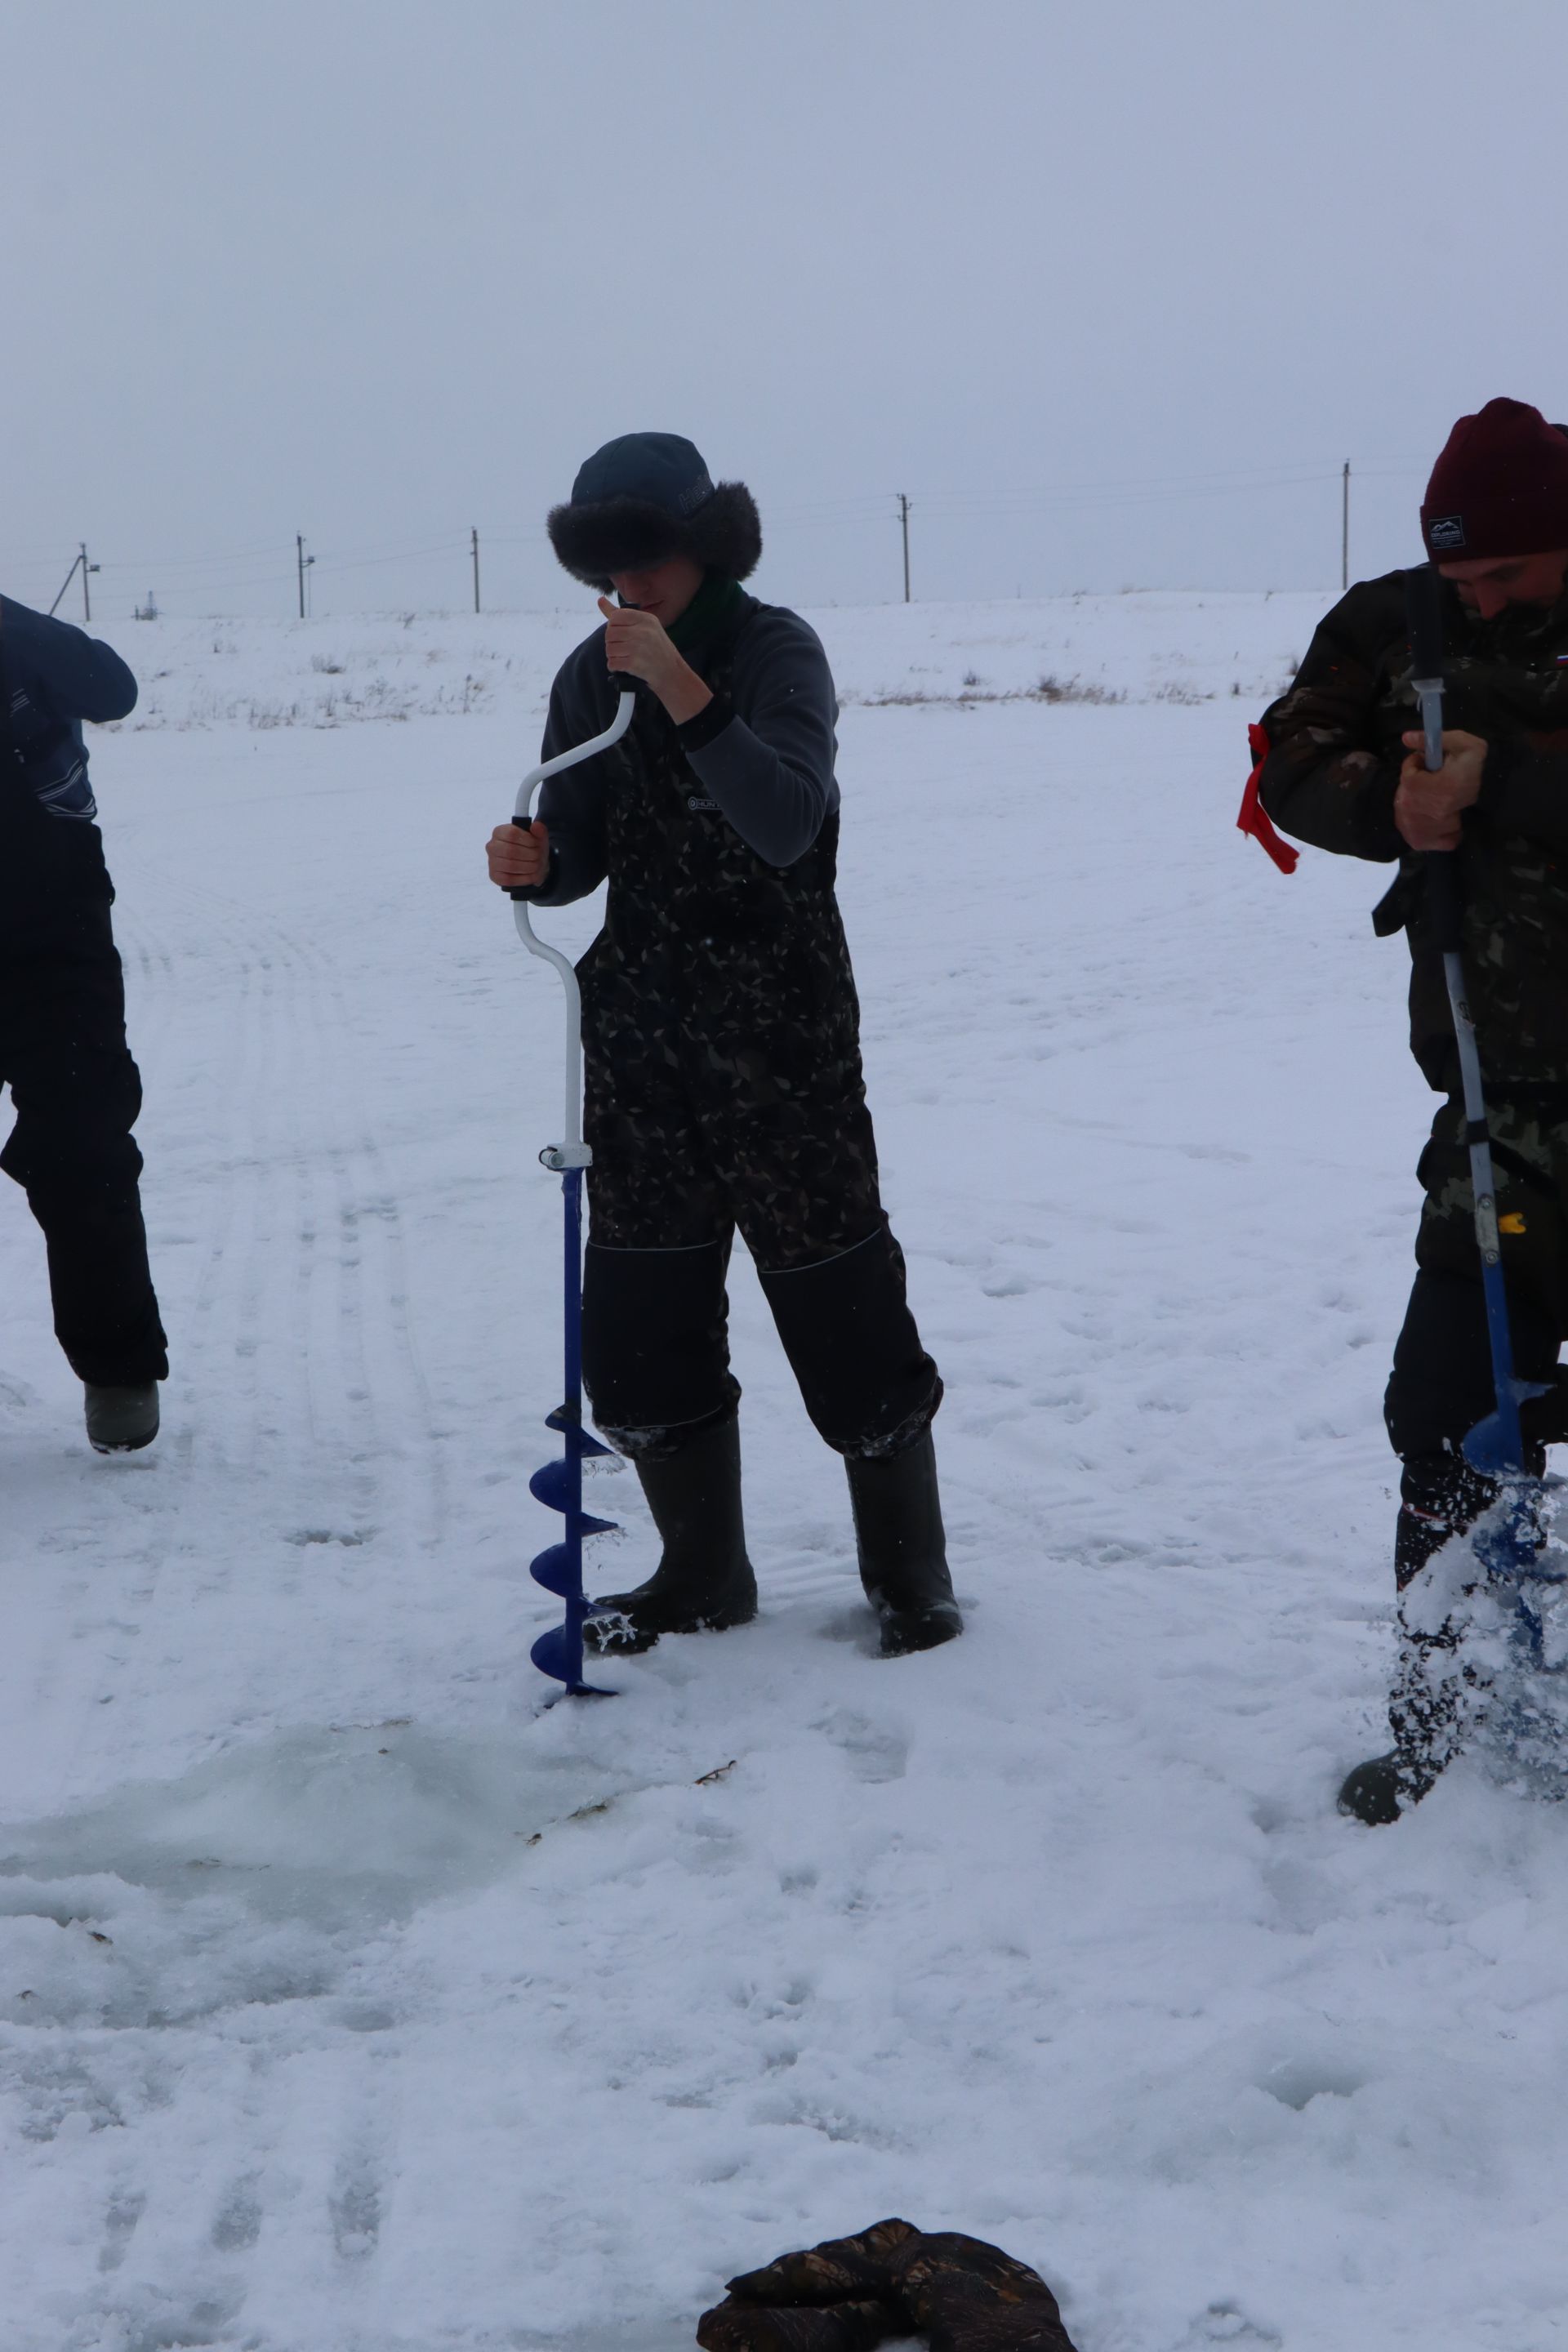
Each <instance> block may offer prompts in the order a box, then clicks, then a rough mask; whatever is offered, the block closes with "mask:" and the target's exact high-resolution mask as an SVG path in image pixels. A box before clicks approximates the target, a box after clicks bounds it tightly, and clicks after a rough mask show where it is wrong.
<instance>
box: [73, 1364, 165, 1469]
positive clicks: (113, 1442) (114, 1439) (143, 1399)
mask: <svg viewBox="0 0 1568 2352" xmlns="http://www.w3.org/2000/svg"><path fill="white" fill-rule="evenodd" d="M82 1385H83V1389H84V1391H85V1399H84V1401H85V1404H86V1409H87V1434H88V1442H89V1444H90V1445H91V1447H92V1450H93V1452H94V1453H95V1454H134V1453H136V1452H138V1451H139V1449H140V1448H141V1447H142V1446H143V1445H151V1444H152V1443H153V1439H154V1438H155V1437H156V1436H157V1434H158V1383H157V1381H137V1382H136V1383H135V1384H134V1385H133V1386H132V1387H130V1388H109V1387H107V1386H105V1385H103V1384H102V1383H101V1382H100V1381H84V1382H83V1384H82Z"/></svg>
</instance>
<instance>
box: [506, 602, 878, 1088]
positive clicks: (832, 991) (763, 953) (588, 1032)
mask: <svg viewBox="0 0 1568 2352" xmlns="http://www.w3.org/2000/svg"><path fill="white" fill-rule="evenodd" d="M684 650H685V655H686V659H687V660H688V661H689V663H690V665H691V667H693V668H694V669H695V670H697V671H698V672H699V674H700V676H701V677H702V678H703V679H704V680H705V681H706V683H707V684H708V685H709V686H710V688H712V691H713V697H714V699H713V701H712V702H711V703H710V705H709V706H708V708H707V709H704V710H703V711H701V712H700V713H699V715H698V717H697V718H696V719H692V720H689V722H688V723H687V724H686V725H685V726H682V727H678V726H677V725H676V724H675V722H674V721H673V720H672V719H670V718H669V717H668V714H667V713H666V712H665V710H664V709H663V708H662V706H661V705H660V704H659V703H658V701H657V699H656V698H654V696H653V695H651V694H650V693H648V692H647V690H646V689H644V690H643V691H642V692H641V693H639V695H638V697H637V715H636V718H635V719H633V722H632V726H631V730H630V731H629V733H628V734H627V735H626V736H625V737H624V738H623V740H621V742H620V743H618V744H616V746H615V747H614V748H613V749H612V750H610V751H605V752H602V753H601V754H600V755H599V757H598V758H597V759H595V760H590V761H584V764H583V765H582V766H581V767H577V768H574V769H572V770H570V771H569V772H567V773H566V774H564V775H563V776H562V777H560V778H559V779H556V780H552V782H549V783H547V784H546V786H545V788H544V793H543V795H542V800H541V803H540V815H541V817H542V819H543V821H544V822H545V824H547V825H548V826H549V828H550V835H551V868H550V876H549V879H548V881H547V883H546V884H545V886H544V887H542V889H541V890H539V891H538V892H537V893H535V894H534V895H535V897H536V898H538V899H539V900H540V902H541V903H542V904H544V905H546V906H561V905H564V904H566V903H568V902H569V901H570V900H572V899H574V898H582V897H584V896H585V895H586V893H587V892H588V891H590V890H592V889H594V888H595V887H596V886H597V884H598V883H599V882H600V881H602V880H604V879H605V877H606V876H607V877H608V880H609V893H608V897H607V899H606V903H605V923H604V929H602V930H601V931H600V933H599V936H598V938H597V939H596V940H595V942H594V944H593V946H592V947H591V948H590V949H589V950H588V952H587V954H586V956H584V959H583V961H582V963H581V964H580V965H579V967H578V969H579V971H580V973H581V976H582V981H583V1006H584V1041H585V1043H586V1044H587V1045H588V1047H589V1049H590V1051H594V1050H595V1049H596V1050H597V1051H599V1052H600V1053H601V1054H605V1055H609V1056H610V1057H611V1058H618V1057H625V1058H626V1059H627V1060H628V1062H629V1060H630V1059H631V1058H632V1056H633V1055H636V1056H637V1058H638V1059H639V1060H640V1059H646V1057H647V1054H648V1052H649V1050H650V1049H651V1050H652V1051H654V1052H655V1054H656V1055H658V1054H661V1053H663V1052H664V1050H665V1046H666V1045H668V1050H669V1054H670V1055H671V1056H672V1057H674V1056H676V1055H679V1059H680V1060H681V1061H682V1063H683V1064H684V1066H686V1067H687V1068H688V1069H690V1068H693V1067H707V1068H710V1069H711V1070H712V1071H713V1072H714V1073H715V1074H718V1073H720V1072H721V1071H722V1072H723V1073H725V1077H724V1081H723V1082H724V1083H725V1084H726V1085H732V1084H734V1083H735V1082H736V1074H737V1073H740V1074H744V1073H746V1072H748V1071H749V1072H751V1073H752V1074H753V1077H754V1082H755V1084H756V1085H757V1086H758V1087H762V1088H763V1090H764V1091H767V1090H770V1089H771V1088H772V1087H774V1086H776V1085H777V1083H778V1082H779V1080H780V1079H781V1078H783V1079H784V1080H785V1081H786V1082H787V1079H788V1076H789V1074H790V1072H791V1071H792V1070H794V1069H796V1068H802V1069H804V1070H806V1071H809V1070H812V1069H814V1068H820V1067H821V1066H822V1064H823V1062H824V1060H825V1059H828V1060H833V1061H841V1062H845V1063H847V1064H848V1063H852V1062H854V1060H855V1058H856V1055H857V1050H858V1022H859V1008H858V1003H857V1000H856V994H855V982H854V977H853V974H852V972H851V970H850V964H849V953H848V949H847V945H846V943H845V939H844V929H843V925H842V923H841V921H840V919H839V914H838V907H837V899H836V898H835V895H834V885H835V880H836V874H837V841H838V791H837V784H836V782H835V781H834V775H833V761H834V751H835V741H834V732H833V726H834V719H835V717H836V715H837V706H836V702H835V698H834V692H833V680H832V677H831V675H830V673H829V671H828V667H827V658H826V655H825V654H824V652H823V650H822V646H821V645H820V643H819V642H818V640H817V638H816V635H815V633H814V632H813V631H812V630H811V629H810V628H809V627H808V626H807V625H806V623H805V622H804V621H802V620H800V619H799V618H798V617H797V615H796V614H793V613H787V612H784V611H782V610H780V609H778V608H775V607H770V606H767V605H763V604H758V603H757V601H756V600H755V598H754V597H750V596H745V595H742V594H740V593H738V592H737V593H735V594H734V597H733V601H732V604H731V606H730V608H729V610H728V611H727V613H726V614H725V615H724V617H723V620H722V622H721V625H719V626H718V627H717V628H716V630H715V631H714V632H713V634H712V635H710V637H709V638H708V639H707V640H706V641H704V642H700V643H698V644H697V645H695V646H686V647H685V648H684ZM615 706H616V691H615V688H614V687H613V686H612V683H611V681H610V677H609V675H608V672H607V670H606V667H605V650H604V631H603V630H602V629H598V630H595V633H594V635H592V636H591V637H589V638H588V639H587V640H586V641H585V642H584V644H583V645H581V646H578V647H577V649H576V651H575V652H574V654H573V655H572V656H570V657H569V659H568V660H567V661H566V662H565V664H564V665H563V667H562V670H561V672H560V675H559V676H558V677H557V678H556V680H555V684H554V687H553V688H552V694H551V699H550V717H549V721H548V725H547V728H546V731H545V738H544V751H545V756H546V757H547V758H549V757H552V755H553V754H554V753H555V752H556V751H562V750H564V749H565V748H566V747H567V746H568V745H569V744H572V743H578V742H582V741H583V740H585V739H586V738H587V737H588V736H591V735H594V734H596V733H598V732H599V731H601V730H603V729H604V728H605V727H607V726H608V724H609V722H610V719H611V717H612V715H613V712H614V709H615ZM748 836H750V837H748ZM694 1043H696V1044H700V1048H701V1050H700V1052H699V1053H697V1054H695V1055H694V1054H692V1053H691V1051H690V1050H689V1048H690V1047H691V1045H693V1044H694ZM717 1082H718V1080H717V1075H716V1083H717Z"/></svg>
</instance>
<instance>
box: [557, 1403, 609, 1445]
mask: <svg viewBox="0 0 1568 2352" xmlns="http://www.w3.org/2000/svg"><path fill="white" fill-rule="evenodd" d="M544 1426H545V1428H546V1429H553V1430H555V1431H556V1432H558V1433H559V1434H560V1435H562V1436H563V1437H564V1438H565V1439H566V1440H567V1442H568V1443H569V1444H570V1445H571V1448H572V1451H573V1452H574V1454H582V1455H583V1456H584V1458H586V1456H588V1455H589V1454H613V1453H614V1451H615V1448H614V1446H611V1445H605V1444H604V1443H603V1442H602V1441H601V1440H600V1439H599V1438H597V1437H595V1435H594V1433H593V1432H592V1430H587V1429H584V1426H583V1420H582V1416H581V1414H580V1413H578V1412H575V1411H574V1408H573V1407H572V1406H571V1405H569V1404H558V1405H557V1406H556V1408H555V1410H554V1412H547V1413H546V1414H545V1416H544Z"/></svg>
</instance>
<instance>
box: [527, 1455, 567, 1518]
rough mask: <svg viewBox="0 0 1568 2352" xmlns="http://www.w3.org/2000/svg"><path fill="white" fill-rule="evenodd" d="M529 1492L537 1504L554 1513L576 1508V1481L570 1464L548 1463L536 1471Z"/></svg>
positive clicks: (530, 1482)
mask: <svg viewBox="0 0 1568 2352" xmlns="http://www.w3.org/2000/svg"><path fill="white" fill-rule="evenodd" d="M528 1491H529V1493H530V1494H531V1496H533V1497H534V1499H535V1501H536V1502H540V1503H542V1504H544V1506H545V1507H546V1508H547V1509H549V1510H552V1511H570V1510H574V1508H575V1507H576V1494H577V1489H576V1480H575V1478H574V1472H573V1465H572V1464H571V1463H570V1462H547V1463H546V1464H545V1465H544V1467H543V1468H542V1470H536V1471H535V1472H534V1474H533V1475H532V1477H531V1479H530V1480H529V1482H528Z"/></svg>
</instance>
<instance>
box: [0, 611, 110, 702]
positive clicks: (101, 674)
mask: <svg viewBox="0 0 1568 2352" xmlns="http://www.w3.org/2000/svg"><path fill="white" fill-rule="evenodd" d="M0 661H3V663H4V667H5V677H6V678H7V680H8V681H9V683H10V685H11V686H12V687H13V688H18V687H19V688H22V689H23V690H24V692H26V693H27V694H29V695H35V696H37V698H38V699H39V700H41V701H42V702H44V703H45V704H47V707H48V709H51V710H52V711H53V712H54V713H55V715H56V717H57V718H58V719H92V720H95V721H97V722H100V723H101V722H102V721H103V720H105V719H124V718H125V717H127V716H128V714H129V713H130V712H131V711H132V710H134V709H135V708H136V680H135V678H134V677H132V674H131V672H130V670H129V669H128V668H127V667H126V666H125V664H124V663H123V662H122V661H121V658H120V656H119V655H118V654H117V653H116V652H115V651H114V649H113V647H112V646H106V645H104V644H103V643H102V641H101V640H100V638H97V637H89V636H87V635H84V634H83V632H82V631H81V630H80V629H77V628H73V627H72V626H71V625H70V623H69V622H68V621H56V620H51V619H50V618H49V616H48V614H45V613H35V612H32V611H30V610H29V609H28V607H27V606H26V604H14V603H13V602H12V600H11V598H10V597H9V596H0Z"/></svg>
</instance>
